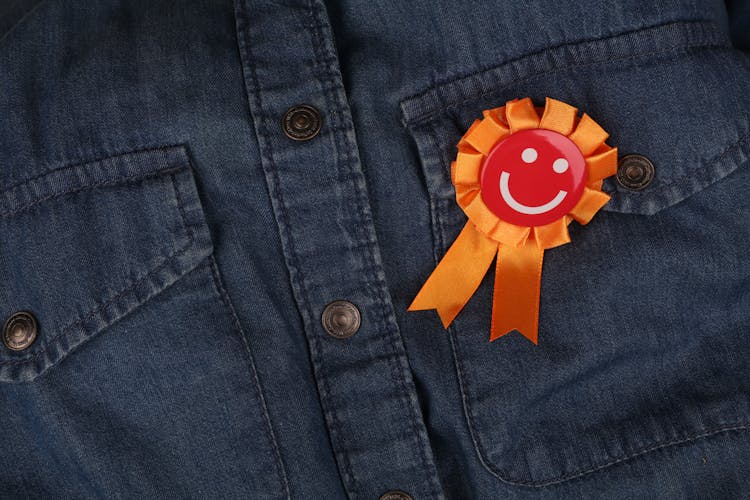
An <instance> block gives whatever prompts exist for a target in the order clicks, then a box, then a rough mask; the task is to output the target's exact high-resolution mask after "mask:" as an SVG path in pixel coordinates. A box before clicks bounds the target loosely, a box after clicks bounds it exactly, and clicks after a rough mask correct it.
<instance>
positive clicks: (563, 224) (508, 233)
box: [409, 98, 617, 344]
mask: <svg viewBox="0 0 750 500" xmlns="http://www.w3.org/2000/svg"><path fill="white" fill-rule="evenodd" d="M608 136H609V135H608V134H607V132H605V131H604V129H602V127H600V126H599V125H598V124H597V123H596V122H595V121H594V120H593V119H591V117H589V116H588V115H586V114H584V115H583V116H582V117H580V118H579V116H578V110H577V109H576V108H575V107H573V106H570V105H568V104H565V103H564V102H561V101H557V100H555V99H551V98H547V99H546V104H545V106H544V108H537V107H535V106H534V104H533V102H532V101H531V99H530V98H524V99H515V100H512V101H508V102H507V103H506V104H505V106H503V107H499V108H494V109H489V110H485V111H484V112H483V118H482V119H478V120H476V121H475V122H474V123H473V124H472V125H471V127H470V128H469V129H468V131H467V132H466V134H464V136H463V137H462V138H461V140H460V141H459V143H458V154H457V157H456V160H455V161H454V162H453V163H452V164H451V180H452V182H453V185H454V186H455V191H456V201H457V202H458V205H459V206H460V207H461V208H462V209H463V211H464V213H465V214H466V216H467V217H468V219H469V220H468V222H467V223H466V225H465V226H464V228H463V230H462V231H461V233H460V234H459V235H458V237H457V239H456V240H455V241H454V242H453V244H452V245H451V247H450V248H449V249H448V251H447V253H446V254H445V256H444V257H443V258H442V259H441V261H440V263H439V264H438V266H437V267H436V268H435V270H434V271H433V272H432V274H431V275H430V276H429V278H428V279H427V281H426V282H425V283H424V285H423V286H422V288H421V290H420V291H419V293H418V294H417V296H416V298H415V299H414V301H413V302H412V304H411V305H410V306H409V311H417V310H426V309H437V312H438V315H439V316H440V319H441V320H442V323H443V326H444V327H445V328H447V327H448V326H449V325H450V324H451V323H452V322H453V320H454V318H455V317H456V316H457V315H458V313H459V312H460V311H461V309H462V308H463V307H464V305H465V304H466V303H467V302H468V300H469V299H470V298H471V296H472V295H473V294H474V292H475V291H476V290H477V288H478V287H479V284H480V282H481V281H482V278H483V277H484V275H485V274H486V273H487V271H488V270H489V267H490V265H491V264H492V261H493V260H495V259H496V266H495V282H494V290H493V299H492V302H493V303H492V324H491V326H490V341H493V340H495V339H497V338H499V337H501V336H503V335H505V334H506V333H509V332H511V331H513V330H517V331H519V332H520V333H521V334H522V335H524V336H525V337H526V338H528V339H529V340H531V341H532V342H533V343H534V344H537V339H538V327H539V299H540V297H539V295H540V286H541V275H542V261H543V256H544V251H545V250H547V249H550V248H554V247H557V246H560V245H564V244H566V243H569V242H570V236H569V234H568V224H570V223H571V222H572V221H573V220H575V221H577V222H578V223H580V224H588V222H589V221H590V220H591V219H592V217H593V216H594V215H595V214H596V212H597V211H599V209H601V208H602V207H603V206H604V205H605V204H606V203H607V202H608V201H609V196H608V195H607V194H606V193H604V192H603V191H602V189H601V188H602V180H603V179H604V178H606V177H609V176H611V175H614V174H615V171H616V168H617V149H616V148H612V147H610V146H608V145H607V144H606V143H605V141H606V140H607V138H608ZM558 174H559V175H558ZM529 176H530V177H529ZM527 177H528V179H527ZM560 183H562V187H561V188H560V186H558V185H557V184H560ZM558 188H559V189H558ZM563 188H565V189H563ZM514 190H515V192H516V195H517V196H514ZM556 190H557V193H556V196H554V198H553V197H552V194H554V193H555V191H556ZM521 196H523V197H525V198H524V200H526V201H527V202H528V203H523V202H522V201H523V200H522V201H519V200H518V199H516V198H517V197H521ZM529 200H530V201H529ZM533 201H536V203H532V202H533ZM567 207H569V208H567ZM561 210H562V212H561Z"/></svg>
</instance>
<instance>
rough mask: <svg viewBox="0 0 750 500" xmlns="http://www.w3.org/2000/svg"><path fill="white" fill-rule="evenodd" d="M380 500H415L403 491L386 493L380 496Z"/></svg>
mask: <svg viewBox="0 0 750 500" xmlns="http://www.w3.org/2000/svg"><path fill="white" fill-rule="evenodd" d="M380 500H414V499H413V498H412V497H411V495H409V494H408V493H405V492H403V491H401V490H391V491H386V492H385V493H383V494H382V495H381V496H380Z"/></svg>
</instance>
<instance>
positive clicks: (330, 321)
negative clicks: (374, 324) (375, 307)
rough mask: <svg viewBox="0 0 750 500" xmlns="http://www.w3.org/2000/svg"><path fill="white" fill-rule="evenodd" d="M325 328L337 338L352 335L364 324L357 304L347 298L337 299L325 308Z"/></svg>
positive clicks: (323, 320) (323, 318) (323, 317)
mask: <svg viewBox="0 0 750 500" xmlns="http://www.w3.org/2000/svg"><path fill="white" fill-rule="evenodd" d="M321 319H322V322H323V328H324V329H325V331H326V332H328V334H329V335H331V336H332V337H336V338H337V339H345V338H347V337H351V336H352V335H354V334H355V333H357V330H359V327H360V325H361V324H362V318H361V316H360V314H359V309H357V306H355V305H354V304H352V303H351V302H349V301H347V300H336V301H333V302H331V303H330V304H328V305H327V306H326V307H325V309H323V316H322V318H321Z"/></svg>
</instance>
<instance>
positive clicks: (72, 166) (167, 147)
mask: <svg viewBox="0 0 750 500" xmlns="http://www.w3.org/2000/svg"><path fill="white" fill-rule="evenodd" d="M45 1H46V0H45ZM170 149H183V145H182V144H168V145H163V146H144V147H142V148H139V149H135V150H129V151H124V152H121V153H116V154H114V155H108V156H103V157H99V158H94V159H93V160H84V161H80V160H79V161H76V163H73V164H70V163H66V162H60V161H58V162H57V163H62V164H61V165H58V166H57V167H53V168H52V169H50V170H47V171H44V172H42V173H40V174H37V175H35V176H33V177H29V178H27V179H23V180H20V181H18V182H16V183H15V184H11V185H10V186H7V187H3V188H2V191H0V196H2V195H4V194H5V193H6V192H8V191H12V190H13V189H15V188H17V187H20V186H23V185H24V184H28V183H29V182H32V181H35V180H38V179H41V178H42V177H47V176H48V175H50V174H54V173H56V172H61V171H64V170H68V169H75V168H76V167H85V166H93V165H94V164H96V163H103V162H105V161H110V160H113V161H114V160H117V158H123V157H129V156H138V155H140V154H143V153H155V152H157V151H167V150H170ZM74 161H75V160H74Z"/></svg>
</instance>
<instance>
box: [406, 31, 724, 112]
mask: <svg viewBox="0 0 750 500" xmlns="http://www.w3.org/2000/svg"><path fill="white" fill-rule="evenodd" d="M708 24H711V25H714V24H715V23H714V22H713V21H708V20H705V19H694V20H682V21H672V22H667V23H662V24H655V25H652V26H646V27H639V28H635V29H632V30H627V31H623V32H621V33H613V34H611V35H608V36H593V37H589V38H582V39H580V40H572V41H565V42H561V43H558V44H555V45H551V46H549V47H543V48H541V49H539V50H535V51H534V52H530V53H528V54H523V55H521V56H518V57H515V58H513V59H509V60H508V61H506V62H504V63H502V64H499V65H498V64H487V65H484V66H481V67H479V68H477V69H476V70H472V71H471V72H470V73H464V74H458V75H455V76H451V77H446V78H443V79H441V80H439V81H437V82H435V84H434V85H433V86H432V87H431V88H429V89H426V90H422V91H420V92H417V93H415V94H411V95H409V96H407V97H406V98H405V99H404V102H409V101H416V100H421V99H424V98H425V97H426V96H428V95H430V94H431V93H432V92H435V91H436V90H439V89H441V88H443V87H445V86H447V85H452V84H454V83H456V82H462V81H465V80H470V79H481V78H482V76H484V75H485V74H486V73H488V72H492V71H494V70H497V69H499V68H502V67H503V66H506V65H508V64H513V63H515V62H518V61H521V60H523V59H526V58H529V57H534V56H539V55H542V54H544V53H546V52H548V51H550V50H557V49H561V48H565V47H578V46H582V45H587V44H592V43H597V42H607V41H610V40H612V39H617V38H626V37H628V36H631V35H637V34H639V33H644V32H647V31H655V30H662V29H664V28H668V27H670V26H685V27H687V26H691V25H704V26H705V25H708Z"/></svg>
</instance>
